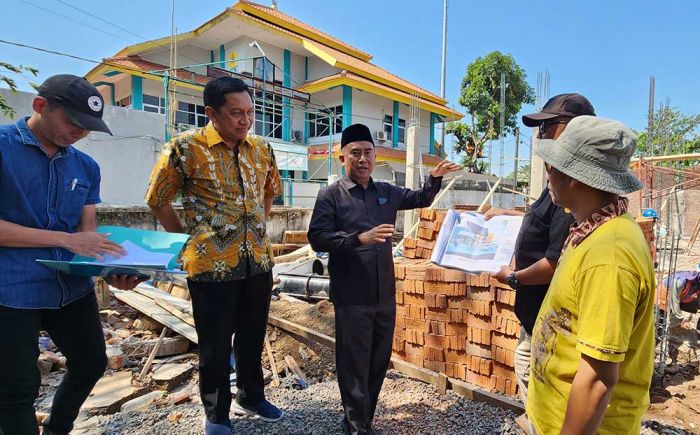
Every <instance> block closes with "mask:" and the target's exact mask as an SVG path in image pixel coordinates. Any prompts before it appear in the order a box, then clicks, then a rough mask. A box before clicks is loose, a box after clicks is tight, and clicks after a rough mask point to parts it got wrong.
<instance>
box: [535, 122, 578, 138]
mask: <svg viewBox="0 0 700 435" xmlns="http://www.w3.org/2000/svg"><path fill="white" fill-rule="evenodd" d="M569 121H570V120H569V119H560V120H558V121H544V122H543V123H542V124H540V126H539V134H540V138H541V139H542V138H544V136H545V135H546V134H547V131H548V130H549V129H550V128H552V127H554V126H555V125H559V124H566V123H568V122H569Z"/></svg>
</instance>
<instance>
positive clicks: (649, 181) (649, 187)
mask: <svg viewBox="0 0 700 435" xmlns="http://www.w3.org/2000/svg"><path fill="white" fill-rule="evenodd" d="M655 87H656V79H655V78H654V76H650V77H649V112H648V113H647V154H648V155H649V157H654V93H655V90H654V88H655ZM652 170H653V166H652ZM643 173H644V187H643V189H642V190H643V193H642V198H644V203H643V204H641V206H642V207H643V208H648V207H649V206H650V205H651V204H650V202H649V196H648V195H646V193H647V192H653V191H654V186H653V178H650V177H649V170H648V168H645V169H644V172H643ZM639 175H642V165H641V164H640V165H639Z"/></svg>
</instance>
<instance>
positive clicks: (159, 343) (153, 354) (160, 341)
mask: <svg viewBox="0 0 700 435" xmlns="http://www.w3.org/2000/svg"><path fill="white" fill-rule="evenodd" d="M167 331H168V328H163V330H162V331H160V337H158V341H157V342H156V345H155V346H154V347H153V350H152V351H151V354H150V355H148V359H147V360H146V364H145V365H144V366H143V369H142V370H141V373H140V374H139V377H138V379H137V381H138V382H142V381H143V378H145V377H146V373H148V371H149V370H150V369H151V364H153V358H155V357H156V354H157V353H158V350H159V349H160V346H162V345H163V339H164V338H165V333H166V332H167Z"/></svg>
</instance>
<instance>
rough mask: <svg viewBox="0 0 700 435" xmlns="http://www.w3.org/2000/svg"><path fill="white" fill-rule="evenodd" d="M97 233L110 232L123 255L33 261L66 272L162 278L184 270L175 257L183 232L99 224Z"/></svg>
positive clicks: (88, 274)
mask: <svg viewBox="0 0 700 435" xmlns="http://www.w3.org/2000/svg"><path fill="white" fill-rule="evenodd" d="M97 232H98V233H103V234H110V236H109V240H111V241H113V242H116V243H118V244H120V245H121V246H122V247H123V248H124V249H125V250H126V252H127V253H126V255H124V256H122V257H114V256H111V255H106V256H105V257H104V259H103V260H96V259H94V258H90V257H85V256H82V255H75V256H74V257H73V258H72V259H71V260H70V261H54V260H44V259H37V261H38V262H39V263H41V264H43V265H45V266H47V267H50V268H52V269H56V270H59V271H61V272H63V273H66V274H69V275H82V276H103V277H106V276H112V275H135V276H139V277H144V278H145V277H148V278H153V279H158V280H160V281H166V280H169V277H170V276H171V275H182V274H184V273H185V272H183V271H182V270H180V269H179V264H178V263H177V259H178V255H179V254H180V251H181V250H182V247H183V246H184V244H185V242H186V241H187V239H188V238H189V236H188V235H187V234H179V233H167V232H164V231H149V230H139V229H135V228H125V227H114V226H105V227H99V228H98V229H97Z"/></svg>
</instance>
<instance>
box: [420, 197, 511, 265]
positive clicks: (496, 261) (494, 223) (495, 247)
mask: <svg viewBox="0 0 700 435" xmlns="http://www.w3.org/2000/svg"><path fill="white" fill-rule="evenodd" d="M522 221H523V218H522V216H496V217H494V218H491V219H489V220H486V219H484V217H483V215H481V214H479V213H474V212H466V211H465V212H456V211H454V210H448V211H447V216H445V221H444V222H443V223H442V227H441V228H440V233H439V234H438V238H437V241H436V242H435V248H433V255H432V256H431V257H430V261H432V262H433V263H436V264H439V265H440V266H444V267H453V268H456V269H461V270H464V271H466V272H473V273H480V272H491V273H495V272H498V271H499V270H500V268H501V266H507V265H510V263H511V259H512V258H513V252H514V251H515V240H516V238H517V237H518V231H519V230H520V224H521V223H522Z"/></svg>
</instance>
